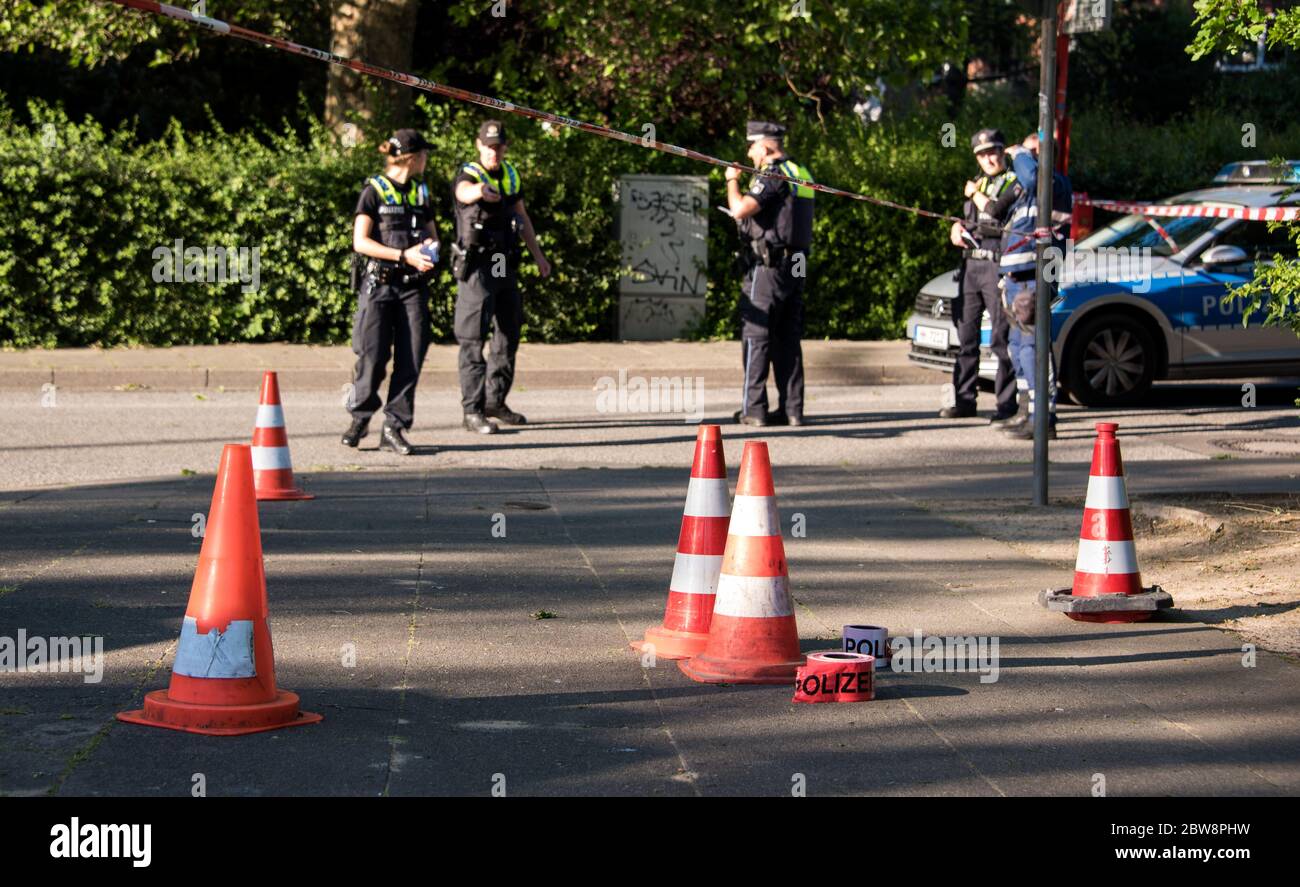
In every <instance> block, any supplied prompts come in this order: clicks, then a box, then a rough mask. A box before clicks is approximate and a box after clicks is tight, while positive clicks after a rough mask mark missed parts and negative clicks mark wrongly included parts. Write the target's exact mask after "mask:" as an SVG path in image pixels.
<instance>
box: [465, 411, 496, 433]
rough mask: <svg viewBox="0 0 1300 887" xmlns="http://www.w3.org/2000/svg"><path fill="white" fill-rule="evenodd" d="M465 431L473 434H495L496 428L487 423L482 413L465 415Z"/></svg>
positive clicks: (492, 424)
mask: <svg viewBox="0 0 1300 887" xmlns="http://www.w3.org/2000/svg"><path fill="white" fill-rule="evenodd" d="M465 430H466V431H473V432H474V433H475V434H496V433H497V426H496V425H495V424H494V423H492V422H489V421H488V420H487V417H486V416H484V415H483V414H482V413H466V414H465Z"/></svg>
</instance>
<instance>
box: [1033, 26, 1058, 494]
mask: <svg viewBox="0 0 1300 887" xmlns="http://www.w3.org/2000/svg"><path fill="white" fill-rule="evenodd" d="M1040 46H1041V47H1042V49H1041V55H1042V61H1041V67H1040V71H1039V75H1038V226H1037V227H1038V230H1039V231H1040V232H1041V231H1045V230H1048V229H1049V228H1050V227H1051V224H1052V171H1053V170H1054V169H1055V168H1056V164H1055V163H1054V162H1053V153H1054V152H1053V150H1052V149H1053V140H1052V122H1053V121H1054V120H1055V116H1056V115H1055V114H1054V111H1055V100H1056V59H1055V55H1056V0H1043V34H1042V40H1041V43H1040ZM1035 241H1036V242H1035V246H1034V254H1035V258H1036V260H1037V265H1038V268H1037V270H1036V271H1035V273H1034V283H1035V292H1034V295H1035V302H1036V307H1035V309H1034V311H1035V317H1034V347H1035V351H1034V357H1035V364H1036V365H1035V367H1034V504H1035V505H1046V504H1047V473H1048V472H1047V468H1048V466H1047V423H1048V420H1049V419H1050V418H1051V417H1050V415H1049V412H1048V402H1049V401H1048V376H1047V372H1048V367H1049V366H1050V363H1049V359H1050V356H1051V351H1052V318H1051V316H1050V314H1049V312H1050V311H1051V305H1052V296H1051V293H1050V292H1049V291H1048V290H1049V288H1050V282H1049V281H1047V280H1045V279H1044V273H1043V272H1044V270H1045V262H1046V259H1045V253H1046V251H1047V247H1048V245H1049V244H1050V243H1051V238H1047V237H1036V238H1035Z"/></svg>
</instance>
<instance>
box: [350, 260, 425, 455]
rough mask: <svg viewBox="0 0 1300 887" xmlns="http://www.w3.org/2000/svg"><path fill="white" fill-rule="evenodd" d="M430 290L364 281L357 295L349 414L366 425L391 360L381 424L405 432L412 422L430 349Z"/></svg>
mask: <svg viewBox="0 0 1300 887" xmlns="http://www.w3.org/2000/svg"><path fill="white" fill-rule="evenodd" d="M429 324H430V318H429V287H428V285H427V284H414V285H412V284H406V285H385V284H380V283H378V282H377V281H375V280H374V278H373V277H368V278H366V279H365V280H363V282H362V284H361V289H360V291H359V292H358V293H357V315H356V318H355V320H354V321H353V325H352V350H353V352H355V353H356V355H357V364H356V367H355V369H354V370H353V372H352V392H351V394H350V395H349V397H348V412H350V413H351V414H352V417H353V418H354V419H364V420H367V421H368V420H369V419H370V417H371V416H373V415H374V414H375V412H376V411H377V410H378V409H379V385H380V383H382V382H383V381H384V375H385V371H386V368H387V365H388V358H389V355H390V353H391V355H392V358H393V378H392V380H391V381H390V382H389V383H388V403H386V404H385V405H384V416H385V419H384V424H385V425H391V426H392V427H394V428H400V429H402V430H405V429H407V428H410V427H411V423H412V422H413V421H415V386H416V384H417V383H418V382H419V381H420V368H421V367H423V366H424V356H425V354H426V353H427V352H428V350H429V338H430V330H429Z"/></svg>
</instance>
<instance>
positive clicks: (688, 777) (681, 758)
mask: <svg viewBox="0 0 1300 887" xmlns="http://www.w3.org/2000/svg"><path fill="white" fill-rule="evenodd" d="M534 474H536V476H537V485H538V486H539V487H541V489H542V492H543V493H544V494H545V495H546V501H547V502H550V503H551V510H552V511H554V512H555V516H556V518H557V519H558V520H559V521H560V529H561V530H562V531H563V532H564V538H565V539H567V540H568V542H569V544H570V545H571V546H573V548H574V550H575V551H577V552H578V554H579V555H581V556H582V562H583V563H584V564H586V565H587V570H588V571H589V572H590V573H591V576H592V578H593V579H594V580H595V581H596V584H597V585H598V586H600V590H601V592H602V593H603V594H604V596H605V600H606V602H607V603H608V605H609V612H610V614H611V615H612V616H613V617H614V620H615V621H616V622H617V623H618V628H619V631H621V632H622V633H623V640H624V642H625V643H626V644H629V645H630V644H631V643H632V642H633V641H634V640H636V638H633V637H632V635H631V633H630V632H629V631H628V630H627V624H626V623H624V622H623V617H622V616H620V615H619V614H618V607H616V606H615V604H614V598H613V597H612V596H611V595H610V591H609V586H608V585H606V584H605V580H604V579H602V578H601V575H600V571H599V570H597V569H596V565H595V564H594V563H592V560H591V558H590V557H588V556H587V551H586V549H584V548H583V547H582V546H581V545H579V544H578V542H577V540H575V539H574V538H573V534H572V533H570V532H569V525H568V522H567V521H566V520H565V519H564V512H563V511H561V510H560V505H559V503H558V502H556V501H555V497H554V496H552V495H551V491H550V490H549V489H547V488H546V481H545V480H543V479H542V473H541V471H535V472H534ZM641 681H642V683H643V684H644V685H645V688H646V690H647V691H648V692H649V693H650V698H651V699H652V700H653V701H654V704H655V710H656V711H658V712H659V724H660V726H661V727H662V729H663V731H664V736H665V737H667V739H668V744H669V745H671V746H672V748H673V752H674V753H675V754H676V755H677V763H678V764H679V765H680V767H679V769H678V772H677V773H676V774H674V776H675V778H677V779H679V780H683V781H686V782H688V783H689V784H690V786H691V791H692V792H694V793H695V796H696V797H697V798H701V797H703V796H704V794H703V792H701V791H700V783H699V778H698V776H697V775H696V773H695V771H694V770H692V769H691V768H690V765H689V764H687V763H686V755H685V754H684V753H683V752H682V748H681V746H680V745H678V744H677V737H675V736H673V731H672V728H671V727H669V726H668V718H667V716H666V715H665V713H664V706H663V700H661V699H660V698H659V694H658V693H657V692H655V685H654V682H653V681H651V680H650V670H649V669H648V668H642V669H641Z"/></svg>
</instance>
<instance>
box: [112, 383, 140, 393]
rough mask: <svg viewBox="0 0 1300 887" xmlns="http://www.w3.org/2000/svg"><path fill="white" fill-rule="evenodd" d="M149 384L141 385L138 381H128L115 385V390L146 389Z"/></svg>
mask: <svg viewBox="0 0 1300 887" xmlns="http://www.w3.org/2000/svg"><path fill="white" fill-rule="evenodd" d="M148 387H149V386H148V385H141V384H140V383H138V382H127V383H125V384H123V385H114V386H113V390H114V391H144V390H145V389H146V388H148Z"/></svg>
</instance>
